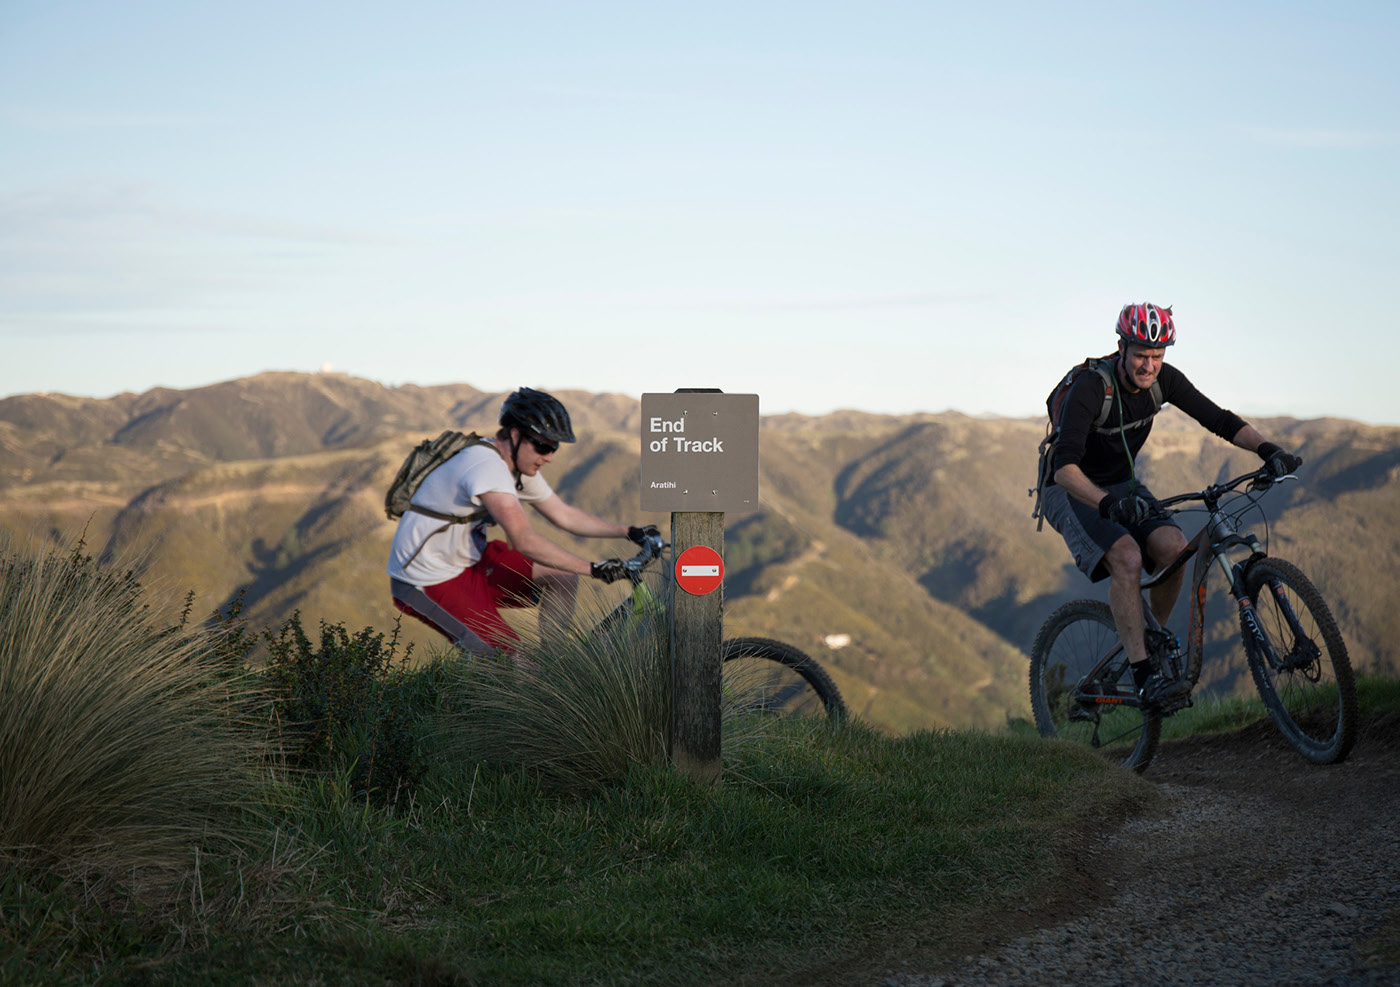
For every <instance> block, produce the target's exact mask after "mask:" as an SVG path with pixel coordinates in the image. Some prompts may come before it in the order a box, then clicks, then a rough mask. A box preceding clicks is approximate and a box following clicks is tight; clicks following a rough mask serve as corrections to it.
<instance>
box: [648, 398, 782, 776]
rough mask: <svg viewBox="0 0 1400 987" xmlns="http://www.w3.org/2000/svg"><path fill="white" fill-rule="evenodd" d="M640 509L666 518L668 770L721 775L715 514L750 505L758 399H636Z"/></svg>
mask: <svg viewBox="0 0 1400 987" xmlns="http://www.w3.org/2000/svg"><path fill="white" fill-rule="evenodd" d="M641 481H642V482H641V488H642V510H645V511H670V512H671V552H672V558H673V559H674V563H673V564H674V566H675V573H674V576H675V592H674V593H672V594H671V596H672V604H671V732H670V737H669V738H668V741H669V747H670V751H671V763H672V764H674V765H675V766H676V767H678V768H680V769H681V770H682V771H685V772H687V773H688V774H690V775H692V776H694V777H697V778H704V779H709V780H718V779H719V777H720V775H721V772H722V764H723V762H722V759H721V745H720V650H721V641H722V638H723V633H724V512H725V511H727V510H752V509H753V508H754V507H757V506H758V395H757V394H724V393H722V392H720V391H718V390H715V389H713V388H692V389H683V390H679V391H676V392H675V393H674V394H643V395H642V457H641Z"/></svg>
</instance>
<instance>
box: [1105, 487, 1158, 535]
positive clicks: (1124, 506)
mask: <svg viewBox="0 0 1400 987" xmlns="http://www.w3.org/2000/svg"><path fill="white" fill-rule="evenodd" d="M1151 513H1152V505H1151V504H1149V503H1148V502H1147V501H1145V500H1143V499H1142V498H1141V497H1139V496H1138V495H1137V494H1132V495H1131V496H1127V497H1115V496H1113V494H1104V496H1103V500H1101V501H1099V517H1101V518H1107V519H1108V520H1110V521H1112V522H1113V523H1114V524H1121V525H1122V526H1123V527H1125V528H1131V527H1132V526H1133V525H1135V524H1138V523H1140V522H1142V521H1146V520H1147V518H1148V516H1149V515H1150V514H1151Z"/></svg>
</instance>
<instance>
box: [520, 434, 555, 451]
mask: <svg viewBox="0 0 1400 987" xmlns="http://www.w3.org/2000/svg"><path fill="white" fill-rule="evenodd" d="M526 438H527V439H528V440H529V442H530V445H532V446H534V447H535V451H536V452H537V453H539V454H540V455H541V456H548V455H551V454H552V453H555V452H558V451H559V443H558V442H550V441H549V440H547V439H541V438H539V437H538V436H534V435H530V436H526Z"/></svg>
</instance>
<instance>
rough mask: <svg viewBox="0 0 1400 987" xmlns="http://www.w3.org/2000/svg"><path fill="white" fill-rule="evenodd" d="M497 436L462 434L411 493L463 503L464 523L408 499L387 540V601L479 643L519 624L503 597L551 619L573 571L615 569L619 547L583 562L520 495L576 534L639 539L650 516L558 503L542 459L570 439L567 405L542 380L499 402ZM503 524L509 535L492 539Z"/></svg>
mask: <svg viewBox="0 0 1400 987" xmlns="http://www.w3.org/2000/svg"><path fill="white" fill-rule="evenodd" d="M499 425H500V427H499V429H498V430H497V432H496V435H495V437H494V438H493V439H490V440H481V441H480V442H479V443H475V444H472V445H469V446H467V448H465V449H463V450H462V451H461V452H459V453H457V454H456V455H455V456H453V457H452V458H451V459H449V460H447V462H445V463H443V464H442V465H441V466H439V467H438V468H437V469H435V470H433V471H432V472H431V473H429V474H428V476H427V477H426V478H425V479H424V480H423V482H422V484H421V485H420V486H419V488H418V490H417V491H416V492H415V493H414V495H413V500H412V503H413V505H414V506H421V507H424V508H427V509H429V510H431V511H434V512H437V513H439V514H447V515H458V516H461V515H468V514H471V513H474V512H479V511H483V510H484V514H483V516H482V517H480V518H479V519H477V520H475V521H473V522H471V523H466V524H444V523H443V522H442V521H441V520H440V519H439V518H436V517H433V516H431V515H428V514H423V513H419V512H417V511H414V510H412V509H411V508H410V509H409V510H408V511H405V512H404V514H403V516H402V517H401V518H400V519H399V525H398V528H397V529H395V531H394V541H393V545H392V547H391V548H390V551H389V565H388V573H389V584H390V592H391V594H392V596H393V600H394V606H395V607H396V608H397V609H399V610H400V611H402V612H404V613H406V614H409V615H410V616H412V617H416V618H417V619H419V620H421V621H423V622H424V623H425V624H427V625H428V626H429V627H432V628H433V629H434V630H436V631H438V632H439V633H441V634H443V635H444V636H445V637H447V638H448V639H449V640H450V641H452V642H453V643H454V644H456V645H457V646H458V647H459V648H461V649H462V650H464V651H468V652H476V653H484V652H489V651H491V650H493V649H497V648H499V649H504V650H512V649H513V648H514V645H515V643H516V642H517V641H518V640H519V635H517V634H516V632H515V630H514V629H513V628H511V626H510V625H509V624H508V623H506V621H505V619H504V618H503V617H502V616H501V613H500V608H501V607H528V606H538V607H539V608H540V616H541V620H542V622H543V623H545V624H549V623H552V624H553V625H554V626H555V627H559V626H562V625H564V624H566V623H567V621H568V620H569V618H570V617H571V616H572V614H573V609H574V600H575V597H576V595H577V591H578V577H579V576H591V577H592V578H594V579H599V580H602V581H603V582H605V583H611V582H613V581H614V580H616V579H620V578H622V576H623V575H624V571H623V568H622V563H621V562H620V561H619V560H618V559H616V558H611V559H606V560H604V561H602V562H589V561H587V560H586V559H583V558H580V557H579V556H577V555H575V554H573V553H572V552H570V551H568V550H567V549H564V548H562V547H560V546H559V545H556V544H555V543H554V542H552V541H550V540H549V539H548V538H546V537H545V536H544V535H542V534H540V533H539V532H538V531H536V530H535V529H534V528H533V527H531V525H530V518H529V516H528V515H527V513H526V512H525V509H524V505H526V504H528V505H529V506H530V507H532V508H533V509H534V510H535V511H537V512H538V513H539V514H540V515H541V516H542V517H544V519H545V520H546V521H548V522H549V523H550V524H552V525H554V526H555V527H556V528H559V529H561V530H563V531H567V532H568V533H570V534H572V535H577V536H579V537H582V538H630V539H631V540H632V541H634V542H636V543H638V544H641V543H642V542H643V540H644V539H645V538H646V537H647V536H648V535H655V534H657V529H656V527H655V526H654V525H647V526H636V525H626V524H619V523H615V522H612V521H605V520H603V519H602V518H598V517H595V516H593V515H592V514H589V513H588V512H587V511H584V510H581V509H580V508H577V507H574V506H573V505H571V504H567V503H565V502H564V501H563V500H561V499H560V498H559V495H558V494H556V493H555V492H554V491H553V490H552V489H551V488H550V486H549V483H548V482H547V481H546V480H545V478H544V476H543V474H542V473H541V472H540V471H541V469H542V468H543V467H544V466H546V465H547V464H548V463H550V462H551V461H552V460H553V459H554V453H555V452H556V451H557V450H558V448H559V445H560V443H564V442H573V441H575V439H574V432H573V426H572V424H571V422H570V420H569V412H568V411H567V410H566V409H565V407H564V405H563V404H562V403H560V401H559V400H558V399H557V398H555V397H553V396H552V395H550V394H546V393H545V392H544V391H537V390H534V389H533V388H529V387H523V388H521V389H519V390H517V391H514V392H512V393H511V394H510V395H509V396H508V397H507V398H506V399H505V401H504V402H503V403H502V404H501V412H500V416H499ZM490 525H499V526H500V528H501V529H502V531H504V532H505V536H506V539H507V541H502V540H499V539H496V540H489V539H488V538H487V532H486V529H487V528H488V527H489V526H490Z"/></svg>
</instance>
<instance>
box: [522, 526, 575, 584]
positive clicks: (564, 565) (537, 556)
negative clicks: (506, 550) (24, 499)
mask: <svg viewBox="0 0 1400 987" xmlns="http://www.w3.org/2000/svg"><path fill="white" fill-rule="evenodd" d="M507 537H510V533H509V532H507ZM511 548H513V549H515V550H516V551H517V552H519V553H520V554H521V555H523V556H525V557H526V558H527V559H529V560H530V561H531V562H537V563H539V564H540V565H544V566H549V567H550V568H551V569H561V570H563V571H564V572H574V573H578V574H579V575H580V576H586V575H588V574H589V566H590V563H589V561H588V560H587V559H583V558H580V557H579V556H577V555H575V554H574V553H573V552H570V551H569V550H568V549H566V548H563V547H561V546H559V545H556V544H555V543H554V542H552V541H550V540H549V539H548V538H546V537H545V536H544V535H542V534H540V533H539V532H537V531H534V530H532V529H530V528H526V529H525V530H524V531H519V532H516V535H515V537H511Z"/></svg>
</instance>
